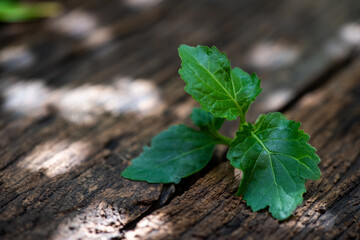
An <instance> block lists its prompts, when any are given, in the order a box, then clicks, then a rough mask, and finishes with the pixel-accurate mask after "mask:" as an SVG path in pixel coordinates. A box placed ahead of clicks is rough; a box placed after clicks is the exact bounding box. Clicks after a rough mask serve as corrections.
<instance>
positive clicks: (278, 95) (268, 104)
mask: <svg viewBox="0 0 360 240" xmlns="http://www.w3.org/2000/svg"><path fill="white" fill-rule="evenodd" d="M293 94H294V93H293V91H292V90H287V89H280V90H277V91H274V92H272V93H271V94H269V95H268V96H266V99H265V100H264V104H263V106H262V110H263V111H264V112H267V111H270V110H273V109H279V108H280V107H281V106H282V105H283V104H284V102H287V101H289V99H291V97H292V96H294V95H293Z"/></svg>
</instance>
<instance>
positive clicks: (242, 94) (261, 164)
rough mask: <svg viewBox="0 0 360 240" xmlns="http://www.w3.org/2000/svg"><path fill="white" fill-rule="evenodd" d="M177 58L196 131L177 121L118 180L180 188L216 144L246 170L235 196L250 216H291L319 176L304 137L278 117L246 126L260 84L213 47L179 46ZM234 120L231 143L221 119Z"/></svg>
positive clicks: (271, 115) (312, 151)
mask: <svg viewBox="0 0 360 240" xmlns="http://www.w3.org/2000/svg"><path fill="white" fill-rule="evenodd" d="M179 55H180V58H181V60H182V63H181V66H182V68H181V69H180V70H179V73H180V76H181V77H182V79H183V80H184V81H185V82H186V87H185V91H186V92H188V93H189V94H190V95H192V96H193V98H194V99H195V100H197V101H198V102H199V103H200V105H201V106H202V109H201V108H195V109H194V110H193V112H192V114H191V118H192V120H193V122H194V124H195V125H196V126H198V127H199V130H195V129H192V128H190V127H187V126H185V125H182V124H180V125H176V126H172V127H170V128H169V129H167V130H165V131H163V132H161V133H160V134H159V135H157V136H156V137H154V138H153V139H152V141H151V147H145V148H144V152H143V153H142V154H141V155H140V156H139V157H137V158H135V159H133V160H132V165H130V166H129V167H128V168H127V169H125V171H123V172H122V176H123V177H125V178H129V179H132V180H143V181H147V182H149V183H179V182H180V179H181V178H184V177H187V176H189V175H191V174H193V173H195V172H198V171H199V170H201V169H202V168H203V167H205V166H206V164H207V163H208V162H209V161H210V159H211V156H212V152H213V150H214V147H215V145H216V144H225V145H227V146H229V151H228V153H227V158H228V159H229V160H230V163H231V165H232V166H234V167H235V168H238V169H241V170H242V172H243V179H242V181H241V183H240V187H239V190H238V192H237V195H242V196H243V198H244V199H245V200H246V203H247V205H248V206H250V207H251V209H252V210H253V211H258V210H260V209H264V208H266V207H267V206H269V211H270V212H271V214H272V215H273V217H275V218H276V219H279V220H284V219H286V218H288V217H289V216H290V215H291V213H292V212H293V210H294V209H295V208H296V206H297V205H299V204H301V203H302V201H303V198H302V195H303V193H304V192H305V191H306V189H305V181H306V179H313V180H316V179H319V178H320V175H321V173H320V169H319V168H318V166H317V164H318V163H319V162H320V158H319V157H318V156H317V155H316V154H315V151H316V149H315V148H313V147H312V146H311V145H309V144H308V140H309V135H307V134H306V133H304V132H303V131H302V130H299V127H300V123H297V122H295V121H291V120H288V119H286V117H285V116H284V115H282V114H281V113H269V114H266V115H261V116H259V118H258V119H257V120H256V122H255V123H254V124H252V123H249V122H246V118H245V114H246V113H247V111H248V109H249V106H250V104H251V103H252V102H253V101H255V98H256V97H257V96H258V95H259V94H260V92H261V90H262V89H261V88H260V79H259V78H258V77H257V76H256V75H255V74H252V75H249V74H247V73H246V72H244V71H243V70H241V69H240V68H233V69H232V68H231V66H230V61H229V60H228V59H227V57H226V55H225V54H224V53H220V52H219V50H218V49H217V48H216V47H212V48H208V47H205V46H197V47H190V46H187V45H181V46H180V47H179ZM238 117H239V119H240V125H239V129H238V131H237V132H236V136H235V138H234V139H231V138H228V137H226V136H223V135H221V134H220V133H219V132H218V130H219V128H220V127H221V125H222V124H223V122H224V120H225V119H228V120H235V119H237V118H238Z"/></svg>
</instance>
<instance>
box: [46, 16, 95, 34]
mask: <svg viewBox="0 0 360 240" xmlns="http://www.w3.org/2000/svg"><path fill="white" fill-rule="evenodd" d="M48 23H49V26H50V27H51V29H54V30H56V31H58V32H60V33H63V34H66V35H69V36H71V37H76V38H80V37H84V36H85V35H87V34H89V33H90V32H91V31H94V30H95V28H96V27H97V25H98V22H97V20H96V18H95V17H94V16H93V15H91V14H89V13H87V12H85V11H81V10H77V11H71V12H69V13H67V14H64V15H62V16H60V17H58V18H55V19H51V20H50V21H49V22H48Z"/></svg>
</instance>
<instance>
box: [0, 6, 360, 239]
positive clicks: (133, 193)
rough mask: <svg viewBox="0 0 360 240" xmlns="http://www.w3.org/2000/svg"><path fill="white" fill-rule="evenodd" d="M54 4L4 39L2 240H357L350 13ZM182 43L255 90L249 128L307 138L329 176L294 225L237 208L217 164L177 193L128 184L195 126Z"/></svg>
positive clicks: (358, 76) (218, 160) (220, 153)
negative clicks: (222, 60) (153, 145)
mask: <svg viewBox="0 0 360 240" xmlns="http://www.w3.org/2000/svg"><path fill="white" fill-rule="evenodd" d="M63 2H64V6H65V8H66V11H65V12H64V13H63V15H61V16H59V17H57V18H54V19H47V20H41V21H35V22H30V23H20V24H2V25H0V80H1V81H0V90H1V91H0V94H1V111H0V116H1V117H0V238H1V239H122V238H125V239H178V238H181V239H221V238H223V239H258V238H266V239H269V238H270V239H289V238H294V239H309V238H311V239H360V235H359V232H360V225H359V222H360V175H359V173H360V165H359V163H360V159H359V147H360V142H359V134H360V125H359V114H360V108H359V105H360V104H359V100H360V99H359V96H360V92H359V89H360V86H359V80H360V70H359V69H360V60H359V57H358V52H359V48H360V22H359V20H360V19H359V17H360V16H359V12H360V3H359V1H350V0H349V1H330V0H329V1H286V2H284V1H271V2H270V1H260V0H258V1H241V2H240V1H226V2H225V1H220V0H218V1H216V0H212V1H190V0H186V1H163V2H161V1H130V0H127V1H115V0H114V1H107V2H106V4H104V2H103V1H95V0H90V1H82V0H78V1H73V0H72V1H70V0H69V1H63ZM144 3H146V4H144ZM181 43H187V44H192V45H196V44H204V45H216V46H217V47H218V48H219V49H221V50H222V51H226V53H227V55H228V56H229V58H230V59H231V61H232V65H233V66H239V67H242V68H244V69H245V70H247V71H250V72H253V71H255V72H256V73H257V74H258V75H259V76H260V77H261V78H262V84H261V86H262V88H263V89H264V91H263V93H262V94H261V95H260V97H259V100H258V101H257V103H256V104H254V105H252V107H251V110H250V113H249V114H250V115H249V120H254V119H255V118H256V116H257V115H258V114H259V113H263V112H267V111H279V110H281V111H283V112H284V113H285V114H286V115H287V116H288V117H289V118H291V119H294V120H296V121H301V122H302V123H303V125H302V128H303V129H304V130H305V131H306V132H308V133H310V134H311V136H312V138H311V144H312V145H313V146H315V147H316V148H317V149H318V154H319V156H320V157H321V159H322V162H321V164H320V168H321V170H322V172H323V176H322V178H321V180H319V181H315V182H314V181H308V182H307V190H308V191H307V193H306V194H305V195H304V199H305V200H304V203H303V204H302V205H301V206H299V207H298V208H297V209H296V211H295V212H294V215H293V216H292V217H291V218H289V219H288V220H286V221H283V222H278V221H276V220H274V219H273V218H272V217H271V216H270V215H269V214H268V212H267V211H260V212H258V213H253V212H251V211H250V209H249V208H248V207H246V203H245V202H244V201H242V200H241V198H239V197H235V196H234V192H235V191H236V188H237V186H238V183H239V177H236V178H235V177H234V173H233V169H232V168H231V167H230V166H229V165H228V163H227V162H226V161H225V157H224V154H225V149H222V148H218V149H217V151H216V153H215V155H214V158H213V159H212V162H211V164H210V166H208V167H207V168H205V169H204V170H203V171H201V173H199V174H196V175H195V176H192V177H190V178H188V179H185V180H183V181H182V182H181V183H180V184H178V185H172V184H169V185H162V184H147V183H145V182H133V181H129V180H126V179H123V178H121V176H120V172H121V171H122V170H124V169H125V168H126V166H128V165H129V164H130V161H131V159H132V158H134V157H136V156H137V155H138V154H139V153H140V152H141V150H142V147H143V146H144V145H146V144H148V143H149V142H150V139H151V138H152V137H153V136H154V135H156V134H157V133H159V132H160V131H161V130H163V129H166V128H167V127H169V126H170V125H172V124H175V123H180V122H181V123H189V122H190V121H189V118H188V115H189V114H190V112H191V109H192V107H193V106H196V103H195V101H194V100H193V99H192V98H191V97H190V96H189V95H187V94H186V93H185V92H184V91H183V87H184V83H183V81H182V80H181V79H180V78H179V76H178V74H177V70H178V68H179V63H180V61H179V58H178V56H177V47H178V46H179V44H181ZM235 129H236V123H229V124H227V125H226V126H225V127H224V129H223V132H224V133H226V134H228V135H229V136H231V135H232V134H233V133H234V131H235Z"/></svg>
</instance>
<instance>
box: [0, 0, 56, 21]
mask: <svg viewBox="0 0 360 240" xmlns="http://www.w3.org/2000/svg"><path fill="white" fill-rule="evenodd" d="M61 8H62V7H61V4H59V3H57V2H42V3H32V4H29V3H19V2H18V1H17V0H0V21H2V22H8V23H10V22H22V21H29V20H33V19H37V18H44V17H53V16H56V15H58V14H59V13H60V11H61Z"/></svg>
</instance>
